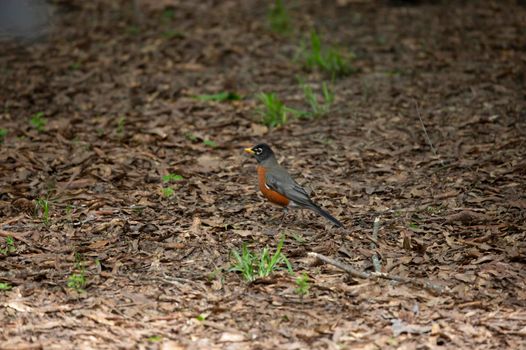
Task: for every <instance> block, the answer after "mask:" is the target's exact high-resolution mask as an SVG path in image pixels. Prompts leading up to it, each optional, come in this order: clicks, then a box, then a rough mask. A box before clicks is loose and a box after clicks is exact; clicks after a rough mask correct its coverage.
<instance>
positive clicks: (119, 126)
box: [115, 116, 126, 136]
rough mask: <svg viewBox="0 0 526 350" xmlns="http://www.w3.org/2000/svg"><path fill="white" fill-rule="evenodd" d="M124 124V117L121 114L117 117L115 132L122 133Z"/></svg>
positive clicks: (120, 134)
mask: <svg viewBox="0 0 526 350" xmlns="http://www.w3.org/2000/svg"><path fill="white" fill-rule="evenodd" d="M125 125H126V117H124V116H122V117H119V119H118V120H117V127H116V128H115V132H116V133H117V135H119V136H122V135H123V134H124V126H125Z"/></svg>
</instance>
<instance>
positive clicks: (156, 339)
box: [146, 335, 163, 343]
mask: <svg viewBox="0 0 526 350" xmlns="http://www.w3.org/2000/svg"><path fill="white" fill-rule="evenodd" d="M146 340H147V341H148V342H150V343H158V342H160V341H162V340H163V337H162V336H160V335H152V336H151V337H148V338H146Z"/></svg>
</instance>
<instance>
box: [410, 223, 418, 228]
mask: <svg viewBox="0 0 526 350" xmlns="http://www.w3.org/2000/svg"><path fill="white" fill-rule="evenodd" d="M409 227H410V228H414V229H418V224H417V223H416V222H410V223H409Z"/></svg>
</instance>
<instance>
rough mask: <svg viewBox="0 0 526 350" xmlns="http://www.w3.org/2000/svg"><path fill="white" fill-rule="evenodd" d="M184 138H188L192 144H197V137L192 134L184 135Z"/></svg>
mask: <svg viewBox="0 0 526 350" xmlns="http://www.w3.org/2000/svg"><path fill="white" fill-rule="evenodd" d="M184 137H186V139H187V140H190V141H192V142H196V141H197V136H195V135H194V134H192V133H191V132H187V133H186V134H184Z"/></svg>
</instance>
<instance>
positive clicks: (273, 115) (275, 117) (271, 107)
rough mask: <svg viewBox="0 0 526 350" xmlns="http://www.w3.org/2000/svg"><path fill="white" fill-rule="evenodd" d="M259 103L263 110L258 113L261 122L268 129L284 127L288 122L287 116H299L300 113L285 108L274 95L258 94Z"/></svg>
mask: <svg viewBox="0 0 526 350" xmlns="http://www.w3.org/2000/svg"><path fill="white" fill-rule="evenodd" d="M258 98H259V101H260V102H261V103H262V104H263V108H262V109H260V110H259V111H258V112H259V113H260V114H261V116H262V119H261V122H262V123H263V124H264V125H266V126H268V127H271V128H273V127H279V126H282V125H285V124H286V123H287V120H288V117H287V116H288V114H289V113H290V114H292V115H293V116H299V115H300V114H301V113H302V112H300V111H298V110H296V109H294V108H290V107H287V106H285V104H284V103H283V102H282V101H281V100H280V99H279V98H278V97H277V96H276V94H275V93H260V94H259V95H258Z"/></svg>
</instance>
